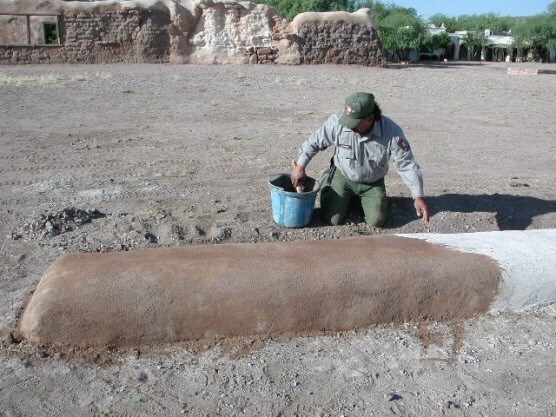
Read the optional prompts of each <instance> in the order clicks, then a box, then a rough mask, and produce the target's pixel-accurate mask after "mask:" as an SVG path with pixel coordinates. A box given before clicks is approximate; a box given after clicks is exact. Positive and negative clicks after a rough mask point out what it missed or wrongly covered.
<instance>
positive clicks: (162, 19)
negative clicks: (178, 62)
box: [0, 2, 171, 64]
mask: <svg viewBox="0 0 556 417" xmlns="http://www.w3.org/2000/svg"><path fill="white" fill-rule="evenodd" d="M101 3H107V2H101ZM15 12H17V13H29V14H30V15H31V17H30V18H29V21H30V23H31V25H30V29H31V38H30V39H29V40H30V44H27V45H25V44H26V43H28V39H27V34H26V33H27V28H26V24H27V23H26V17H22V16H16V15H11V16H10V15H5V16H4V20H10V19H11V22H12V24H11V27H10V33H8V34H6V33H5V34H2V35H1V36H0V44H4V45H2V46H0V63H13V64H31V63H65V62H67V63H114V62H167V61H168V60H169V54H170V30H171V19H170V12H169V11H168V10H164V9H159V8H121V7H119V5H115V4H110V5H108V4H106V5H105V6H104V7H96V8H93V7H91V5H90V4H89V5H83V6H82V7H81V8H79V7H75V6H74V7H68V6H64V5H60V2H52V3H50V7H46V8H45V9H43V10H41V9H36V8H35V9H34V8H32V7H21V8H19V9H16V11H15ZM15 12H13V13H15ZM0 13H2V10H1V9H0ZM33 13H51V14H52V15H53V16H50V17H43V16H33V15H32V14H33ZM14 18H15V19H14ZM42 21H47V22H50V21H54V22H56V23H57V24H58V31H59V37H60V44H59V45H45V40H44V39H42V38H41V36H43V35H42V26H41V22H42ZM33 22H38V23H33ZM4 35H6V36H4ZM7 35H10V36H7Z"/></svg>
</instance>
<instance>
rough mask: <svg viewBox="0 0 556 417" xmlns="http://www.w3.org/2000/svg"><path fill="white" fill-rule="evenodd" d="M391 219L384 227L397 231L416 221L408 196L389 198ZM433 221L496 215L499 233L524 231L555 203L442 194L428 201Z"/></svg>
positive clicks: (554, 208) (500, 196) (555, 209)
mask: <svg viewBox="0 0 556 417" xmlns="http://www.w3.org/2000/svg"><path fill="white" fill-rule="evenodd" d="M388 201H389V211H388V220H387V221H386V224H385V225H384V227H386V228H398V227H402V226H404V225H406V224H407V223H409V222H411V221H413V220H415V219H416V215H415V209H414V208H413V201H412V199H411V198H408V197H389V198H388ZM426 202H427V205H428V206H429V209H430V211H431V222H434V216H435V215H436V214H438V213H440V212H453V213H475V212H489V213H495V219H496V224H497V226H498V229H499V230H525V229H526V228H527V226H529V225H530V224H531V221H532V220H533V218H534V217H535V216H539V215H542V214H548V213H554V212H556V200H543V199H540V198H536V197H527V196H519V195H509V194H481V195H467V194H443V195H439V196H432V197H427V198H426Z"/></svg>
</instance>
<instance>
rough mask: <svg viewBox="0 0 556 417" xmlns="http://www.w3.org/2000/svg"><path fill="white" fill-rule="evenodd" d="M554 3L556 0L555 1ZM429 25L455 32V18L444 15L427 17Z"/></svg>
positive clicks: (438, 14)
mask: <svg viewBox="0 0 556 417" xmlns="http://www.w3.org/2000/svg"><path fill="white" fill-rule="evenodd" d="M555 1H556V0H555ZM429 23H431V24H433V25H435V26H437V27H440V26H442V25H444V27H445V28H446V31H447V32H450V33H452V32H454V31H455V30H456V18H454V17H448V16H446V15H444V14H441V13H437V14H434V15H432V16H431V17H429Z"/></svg>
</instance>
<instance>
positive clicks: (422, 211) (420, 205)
mask: <svg viewBox="0 0 556 417" xmlns="http://www.w3.org/2000/svg"><path fill="white" fill-rule="evenodd" d="M413 207H415V210H416V211H417V216H419V217H421V216H423V222H424V223H426V224H428V223H429V217H430V214H429V208H428V207H427V203H425V199H424V198H423V197H417V198H416V199H415V201H414V202H413Z"/></svg>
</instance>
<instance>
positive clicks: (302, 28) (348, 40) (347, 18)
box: [285, 9, 385, 66]
mask: <svg viewBox="0 0 556 417" xmlns="http://www.w3.org/2000/svg"><path fill="white" fill-rule="evenodd" d="M291 31H292V35H291V36H290V39H292V38H294V39H295V40H294V41H293V42H292V41H291V40H289V41H286V42H287V44H286V45H285V46H286V49H287V48H290V49H297V51H296V52H295V53H297V54H298V55H299V63H301V64H359V65H370V66H381V65H385V58H384V52H383V49H382V43H381V42H380V38H379V37H378V33H377V31H376V29H375V27H374V24H373V22H372V20H371V18H370V10H369V9H360V10H358V11H357V12H355V13H347V12H325V13H313V12H309V13H301V14H299V15H297V16H296V17H295V18H294V20H293V21H292V23H291Z"/></svg>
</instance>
